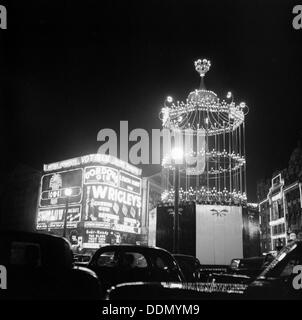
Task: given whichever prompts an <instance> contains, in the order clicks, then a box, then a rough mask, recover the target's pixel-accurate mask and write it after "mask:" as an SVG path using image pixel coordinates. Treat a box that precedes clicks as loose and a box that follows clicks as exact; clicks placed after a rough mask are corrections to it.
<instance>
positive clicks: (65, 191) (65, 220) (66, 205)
mask: <svg viewBox="0 0 302 320" xmlns="http://www.w3.org/2000/svg"><path fill="white" fill-rule="evenodd" d="M64 195H65V197H66V203H65V214H64V226H63V237H64V238H66V227H67V214H68V204H69V197H70V196H71V195H72V189H71V188H66V189H65V190H64Z"/></svg>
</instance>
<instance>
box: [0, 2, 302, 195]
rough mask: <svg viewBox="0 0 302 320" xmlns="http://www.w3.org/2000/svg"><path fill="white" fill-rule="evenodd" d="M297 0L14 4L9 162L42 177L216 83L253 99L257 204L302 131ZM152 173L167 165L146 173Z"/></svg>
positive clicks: (5, 83)
mask: <svg viewBox="0 0 302 320" xmlns="http://www.w3.org/2000/svg"><path fill="white" fill-rule="evenodd" d="M295 4H296V3H295V2H291V1H285V0H282V1H281V0H278V1H259V0H258V1H257V0H253V1H213V0H212V1H200V0H198V1H197V0H196V1H188V0H186V1H89V0H88V1H87V0H86V1H81V2H76V1H64V0H61V1H46V0H37V1H20V0H18V1H17V0H15V1H11V0H10V1H9V4H8V5H7V9H8V29H7V30H0V41H1V49H0V51H1V56H0V57H1V77H2V79H1V80H2V81H1V83H2V85H1V109H0V110H1V137H2V138H1V139H2V143H3V147H2V148H1V149H2V150H4V152H3V153H2V155H3V156H4V157H2V159H1V161H2V162H3V163H2V166H5V168H7V169H5V172H9V171H11V170H13V169H14V167H15V166H16V165H17V164H19V163H23V164H27V165H29V166H32V167H34V168H36V169H38V170H42V165H43V163H50V162H54V161H59V160H63V159H68V158H71V157H75V156H80V155H85V154H89V153H96V152H97V149H98V147H99V143H98V142H97V141H96V137H97V133H98V131H99V130H100V129H102V128H112V129H115V130H118V128H119V122H120V120H128V121H129V124H130V129H131V127H132V128H145V129H147V130H150V129H151V128H160V127H161V122H160V120H159V119H158V113H159V111H160V109H161V106H162V103H163V101H164V99H165V97H166V96H167V95H173V96H174V97H175V98H177V99H179V100H182V99H185V98H186V97H187V95H188V93H189V92H190V91H191V90H193V89H195V88H197V87H198V84H199V78H198V75H197V74H196V72H195V70H194V67H193V61H194V60H195V59H197V58H204V57H206V58H209V59H210V60H211V61H212V69H211V71H210V72H209V73H208V75H207V77H206V86H207V88H208V89H211V90H214V91H215V92H216V93H217V94H219V95H225V94H226V92H227V91H229V90H231V91H232V92H233V93H234V95H235V99H237V100H238V101H242V100H243V101H245V102H246V103H247V104H248V106H249V108H250V112H249V114H248V116H247V118H246V145H247V150H246V153H247V176H248V197H249V200H250V201H254V200H255V193H256V182H257V180H258V179H261V178H263V177H270V176H271V174H272V173H273V171H275V170H276V169H282V168H284V167H286V166H287V163H288V160H289V157H290V154H291V151H292V150H293V148H294V147H295V146H296V142H297V139H298V136H299V133H300V132H301V129H302V128H301V117H300V108H301V98H302V90H301V77H302V72H301V71H302V59H301V57H302V48H301V47H302V46H301V43H302V29H301V30H294V29H293V27H292V19H293V17H294V15H293V14H292V8H293V6H294V5H295ZM144 169H145V170H144V173H145V174H150V173H152V172H155V171H156V170H158V167H151V168H144Z"/></svg>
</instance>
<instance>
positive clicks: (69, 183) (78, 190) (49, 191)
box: [36, 168, 83, 230]
mask: <svg viewBox="0 0 302 320" xmlns="http://www.w3.org/2000/svg"><path fill="white" fill-rule="evenodd" d="M66 188H69V189H71V192H72V193H71V195H70V196H69V197H68V198H67V197H66V196H65V193H64V191H65V190H66ZM82 196H83V169H82V168H79V169H74V170H66V171H60V172H55V173H49V174H46V175H44V176H42V179H41V193H40V201H39V208H38V212H37V219H36V229H37V230H50V229H63V227H64V215H65V210H66V204H67V201H68V211H67V223H66V227H67V228H76V227H77V225H78V223H79V222H80V221H81V216H82V205H81V201H82Z"/></svg>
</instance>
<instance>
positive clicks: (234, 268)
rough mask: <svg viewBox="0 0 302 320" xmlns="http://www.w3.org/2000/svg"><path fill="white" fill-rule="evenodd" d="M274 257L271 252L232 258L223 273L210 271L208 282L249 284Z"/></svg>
mask: <svg viewBox="0 0 302 320" xmlns="http://www.w3.org/2000/svg"><path fill="white" fill-rule="evenodd" d="M273 259H274V257H273V256H272V255H271V254H267V255H263V256H260V257H250V258H244V259H232V261H231V263H230V266H229V267H228V268H227V271H226V272H225V273H219V274H218V273H215V272H214V273H212V274H210V275H209V277H208V280H207V281H208V282H212V281H216V282H219V283H241V284H250V283H251V282H252V281H253V280H255V279H256V277H257V276H258V275H259V274H260V273H261V272H262V271H263V270H264V269H265V267H266V266H267V265H268V264H269V263H270V262H271V261H272V260H273Z"/></svg>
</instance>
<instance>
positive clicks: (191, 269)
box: [173, 254, 201, 282]
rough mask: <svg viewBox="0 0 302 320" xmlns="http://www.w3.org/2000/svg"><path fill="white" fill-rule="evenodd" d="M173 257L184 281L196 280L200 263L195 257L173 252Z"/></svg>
mask: <svg viewBox="0 0 302 320" xmlns="http://www.w3.org/2000/svg"><path fill="white" fill-rule="evenodd" d="M173 257H174V258H175V260H176V261H177V263H178V265H179V266H180V269H181V271H182V273H183V275H184V277H185V279H186V281H188V282H190V281H191V282H194V281H197V280H198V275H199V272H200V269H201V264H200V261H199V260H198V259H197V258H196V257H194V256H190V255H186V254H173Z"/></svg>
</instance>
